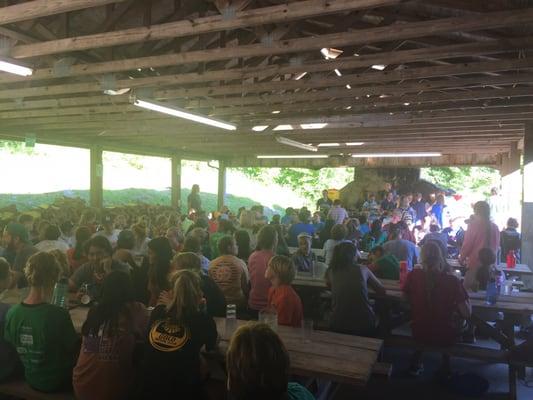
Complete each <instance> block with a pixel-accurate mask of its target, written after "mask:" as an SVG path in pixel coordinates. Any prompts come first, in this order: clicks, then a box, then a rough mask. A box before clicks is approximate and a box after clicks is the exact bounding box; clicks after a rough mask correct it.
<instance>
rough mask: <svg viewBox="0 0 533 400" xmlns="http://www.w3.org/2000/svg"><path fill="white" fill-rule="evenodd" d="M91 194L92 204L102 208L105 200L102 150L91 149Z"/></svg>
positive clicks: (97, 147)
mask: <svg viewBox="0 0 533 400" xmlns="http://www.w3.org/2000/svg"><path fill="white" fill-rule="evenodd" d="M90 152H91V157H90V158H91V192H90V204H91V207H94V208H102V207H103V200H104V185H103V177H104V165H103V162H102V148H101V147H100V146H93V147H91V150H90Z"/></svg>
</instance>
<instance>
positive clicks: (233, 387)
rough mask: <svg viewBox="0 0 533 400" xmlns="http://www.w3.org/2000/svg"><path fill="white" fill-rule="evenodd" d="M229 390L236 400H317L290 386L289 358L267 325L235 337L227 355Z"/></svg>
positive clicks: (254, 325)
mask: <svg viewBox="0 0 533 400" xmlns="http://www.w3.org/2000/svg"><path fill="white" fill-rule="evenodd" d="M226 366H227V371H228V380H227V387H228V392H229V395H230V398H232V399H234V400H248V399H254V400H313V399H314V397H313V395H312V394H311V393H309V391H308V390H307V389H305V388H304V387H302V386H300V385H299V384H297V383H292V382H289V367H290V360H289V354H288V353H287V350H286V349H285V346H284V345H283V342H282V341H281V339H280V338H279V336H278V335H277V334H276V333H275V332H274V331H273V330H272V329H270V328H269V327H268V326H267V325H265V324H260V323H249V324H247V325H244V326H241V327H240V328H239V329H237V331H236V332H235V334H234V335H233V337H232V339H231V342H230V345H229V348H228V351H227V353H226Z"/></svg>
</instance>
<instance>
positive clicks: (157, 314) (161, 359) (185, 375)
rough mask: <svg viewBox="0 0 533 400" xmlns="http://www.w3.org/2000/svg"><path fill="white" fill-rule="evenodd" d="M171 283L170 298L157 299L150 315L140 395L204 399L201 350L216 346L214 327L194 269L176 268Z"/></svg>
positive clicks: (153, 397)
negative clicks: (158, 300)
mask: <svg viewBox="0 0 533 400" xmlns="http://www.w3.org/2000/svg"><path fill="white" fill-rule="evenodd" d="M172 287H173V289H172V291H171V292H170V296H169V298H168V299H165V301H160V303H159V304H158V305H157V307H156V308H155V309H154V310H153V311H152V315H151V318H150V324H149V329H148V338H147V343H146V346H145V351H144V362H143V381H144V388H143V390H142V397H141V398H143V399H170V398H179V399H184V400H189V399H190V400H192V399H195V400H196V399H205V398H206V397H205V393H204V390H203V386H202V383H203V381H204V380H205V376H204V374H203V373H202V371H203V370H205V369H204V367H203V363H202V358H201V356H200V351H201V350H202V348H204V347H205V349H206V350H207V351H211V350H213V349H214V348H215V346H216V343H217V327H216V324H215V321H214V320H213V318H212V317H211V316H209V315H208V314H206V313H205V312H202V311H201V308H202V307H203V304H204V298H203V293H202V290H201V288H200V276H199V274H198V273H197V272H194V271H191V270H187V269H182V270H180V271H178V272H176V273H175V275H173V277H172ZM163 303H164V304H163Z"/></svg>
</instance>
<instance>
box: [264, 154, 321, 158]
mask: <svg viewBox="0 0 533 400" xmlns="http://www.w3.org/2000/svg"><path fill="white" fill-rule="evenodd" d="M257 158H328V155H327V154H285V155H277V156H273V155H262V156H257Z"/></svg>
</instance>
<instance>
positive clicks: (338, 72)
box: [333, 68, 342, 76]
mask: <svg viewBox="0 0 533 400" xmlns="http://www.w3.org/2000/svg"><path fill="white" fill-rule="evenodd" d="M333 71H335V73H336V74H337V76H342V74H341V71H339V70H338V69H337V68H335V69H334V70H333Z"/></svg>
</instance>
